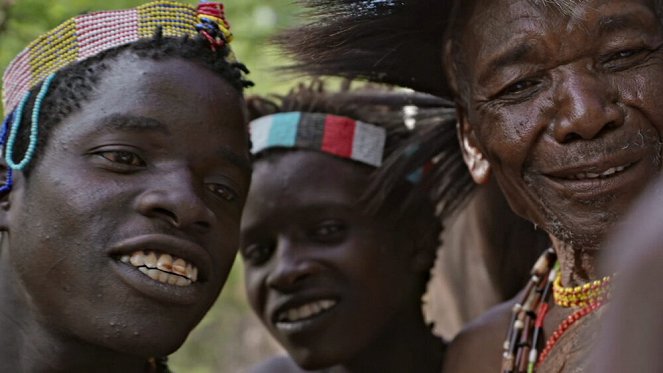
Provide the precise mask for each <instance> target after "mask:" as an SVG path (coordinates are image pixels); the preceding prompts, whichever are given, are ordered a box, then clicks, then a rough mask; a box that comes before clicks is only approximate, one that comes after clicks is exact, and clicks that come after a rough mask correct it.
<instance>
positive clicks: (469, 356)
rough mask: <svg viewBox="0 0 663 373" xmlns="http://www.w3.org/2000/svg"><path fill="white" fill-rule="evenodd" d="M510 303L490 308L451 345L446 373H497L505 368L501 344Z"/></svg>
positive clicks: (508, 317)
mask: <svg viewBox="0 0 663 373" xmlns="http://www.w3.org/2000/svg"><path fill="white" fill-rule="evenodd" d="M515 303H516V301H515V300H510V301H507V302H504V303H501V304H498V305H497V306H495V307H493V308H491V309H490V310H488V311H487V312H486V313H484V314H483V315H481V316H480V317H479V318H477V319H475V320H474V321H472V322H470V323H469V324H467V326H465V327H464V328H463V330H462V331H461V332H460V333H459V334H458V335H457V336H456V338H454V340H453V341H452V342H451V343H450V344H449V349H448V350H447V356H446V359H445V364H444V370H443V371H444V372H453V373H483V372H486V373H494V372H496V371H499V368H500V366H501V364H502V344H503V342H504V337H505V335H506V332H507V328H508V324H509V320H510V318H511V309H512V308H513V305H514V304H515Z"/></svg>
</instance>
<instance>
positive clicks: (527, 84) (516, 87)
mask: <svg viewBox="0 0 663 373" xmlns="http://www.w3.org/2000/svg"><path fill="white" fill-rule="evenodd" d="M537 83H538V82H537V81H535V80H519V81H517V82H515V83H513V84H511V85H509V86H507V87H506V88H504V89H503V90H502V92H500V95H502V96H504V95H516V94H519V93H522V92H525V91H527V90H528V89H530V88H532V87H534V86H535V85H536V84H537Z"/></svg>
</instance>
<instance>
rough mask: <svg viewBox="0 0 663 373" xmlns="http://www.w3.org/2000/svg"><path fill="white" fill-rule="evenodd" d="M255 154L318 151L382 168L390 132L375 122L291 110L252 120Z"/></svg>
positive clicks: (252, 139)
mask: <svg viewBox="0 0 663 373" xmlns="http://www.w3.org/2000/svg"><path fill="white" fill-rule="evenodd" d="M250 131H251V143H252V147H251V153H253V154H257V153H259V152H261V151H263V150H265V149H269V148H301V149H311V150H318V151H321V152H323V153H328V154H332V155H335V156H337V157H341V158H348V159H352V160H355V161H358V162H361V163H364V164H367V165H370V166H373V167H380V165H381V164H382V156H383V154H384V145H385V142H386V138H387V131H386V130H385V129H384V128H381V127H377V126H374V125H372V124H368V123H363V122H360V121H356V120H354V119H350V118H346V117H340V116H336V115H331V114H321V113H302V112H288V113H278V114H273V115H268V116H264V117H261V118H258V119H256V120H254V121H252V122H251V123H250Z"/></svg>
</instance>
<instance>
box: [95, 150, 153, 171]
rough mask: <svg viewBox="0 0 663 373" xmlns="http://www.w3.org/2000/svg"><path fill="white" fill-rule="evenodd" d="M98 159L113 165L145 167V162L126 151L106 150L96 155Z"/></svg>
mask: <svg viewBox="0 0 663 373" xmlns="http://www.w3.org/2000/svg"><path fill="white" fill-rule="evenodd" d="M97 154H98V155H99V156H100V157H102V158H104V159H107V160H109V161H111V162H113V163H119V164H123V165H127V166H133V167H145V166H146V164H145V161H143V159H142V158H140V157H139V156H138V155H137V154H135V153H133V152H130V151H126V150H108V151H103V152H99V153H97Z"/></svg>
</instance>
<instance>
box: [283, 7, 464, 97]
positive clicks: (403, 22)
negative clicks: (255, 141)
mask: <svg viewBox="0 0 663 373" xmlns="http://www.w3.org/2000/svg"><path fill="white" fill-rule="evenodd" d="M301 4H302V6H303V7H305V8H307V9H308V11H307V13H306V16H307V19H309V20H310V21H308V23H307V24H305V25H303V26H300V27H296V28H292V29H289V30H286V31H285V32H283V33H282V34H280V35H279V36H278V37H277V38H276V39H275V42H276V44H277V45H278V46H279V47H280V48H281V49H282V50H283V51H284V52H285V53H286V54H287V55H289V56H290V57H293V58H294V60H295V61H296V62H295V64H294V65H293V66H291V68H290V70H292V71H297V72H303V73H309V74H311V75H333V76H342V77H347V78H364V79H368V80H371V81H375V82H383V83H389V84H396V85H400V86H404V87H410V88H413V89H415V90H417V91H422V92H427V93H431V94H434V95H437V96H442V97H448V96H449V94H450V89H449V87H448V84H447V82H446V80H445V78H444V74H443V69H442V44H443V37H444V33H445V29H446V27H447V24H446V23H447V17H446V16H445V15H448V14H449V13H450V10H451V9H450V8H451V6H452V1H448V0H302V1H301Z"/></svg>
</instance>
